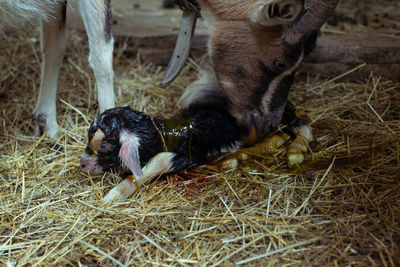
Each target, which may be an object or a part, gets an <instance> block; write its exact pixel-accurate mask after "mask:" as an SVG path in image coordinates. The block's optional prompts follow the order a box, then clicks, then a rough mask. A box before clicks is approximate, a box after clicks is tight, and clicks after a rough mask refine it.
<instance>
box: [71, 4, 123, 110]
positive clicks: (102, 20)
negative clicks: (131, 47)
mask: <svg viewBox="0 0 400 267" xmlns="http://www.w3.org/2000/svg"><path fill="white" fill-rule="evenodd" d="M110 1H111V0H91V1H87V0H80V2H79V7H80V12H81V16H82V19H83V23H84V24H85V29H86V32H87V35H88V39H89V50H90V51H89V65H90V67H91V68H92V69H93V72H94V76H95V78H96V87H97V93H98V101H99V106H100V112H103V111H104V110H106V109H109V108H113V107H114V106H115V100H114V84H113V83H114V72H113V66H112V56H113V54H112V52H113V47H114V39H113V37H112V33H111V26H112V18H111V4H110Z"/></svg>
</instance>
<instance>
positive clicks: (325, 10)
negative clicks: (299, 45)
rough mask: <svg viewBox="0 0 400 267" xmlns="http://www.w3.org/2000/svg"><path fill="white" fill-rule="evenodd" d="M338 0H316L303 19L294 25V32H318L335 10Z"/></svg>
mask: <svg viewBox="0 0 400 267" xmlns="http://www.w3.org/2000/svg"><path fill="white" fill-rule="evenodd" d="M338 2H339V1H338V0H314V1H313V2H312V3H311V5H310V8H309V9H308V10H307V12H306V13H305V14H304V15H303V17H302V18H301V19H300V20H299V21H298V22H297V23H295V25H294V31H295V32H298V33H301V34H309V33H311V32H313V31H318V30H319V29H320V28H321V27H322V25H323V24H324V23H325V22H326V21H327V20H328V18H329V17H330V16H331V15H332V13H333V11H334V10H335V8H336V6H337V4H338Z"/></svg>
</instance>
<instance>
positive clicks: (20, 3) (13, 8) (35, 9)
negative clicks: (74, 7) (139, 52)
mask: <svg viewBox="0 0 400 267" xmlns="http://www.w3.org/2000/svg"><path fill="white" fill-rule="evenodd" d="M62 2H64V1H63V0H0V17H1V19H0V28H3V27H5V26H16V25H18V26H19V25H20V24H21V22H22V21H30V22H34V23H38V22H39V20H38V19H43V20H45V21H49V20H50V19H53V16H52V15H51V11H53V10H54V9H55V8H56V7H57V5H59V4H60V3H62Z"/></svg>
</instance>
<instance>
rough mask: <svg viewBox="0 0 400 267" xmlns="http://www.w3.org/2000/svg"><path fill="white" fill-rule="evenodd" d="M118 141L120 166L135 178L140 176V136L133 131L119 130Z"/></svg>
mask: <svg viewBox="0 0 400 267" xmlns="http://www.w3.org/2000/svg"><path fill="white" fill-rule="evenodd" d="M119 142H120V144H121V149H120V151H119V157H120V159H121V162H122V166H123V167H125V168H127V169H129V170H130V171H131V172H132V173H133V175H134V176H135V178H138V177H140V176H142V175H143V173H142V169H141V167H140V156H139V146H140V138H139V137H138V136H137V135H135V134H134V133H131V132H129V131H127V130H124V131H122V132H121V136H120V138H119Z"/></svg>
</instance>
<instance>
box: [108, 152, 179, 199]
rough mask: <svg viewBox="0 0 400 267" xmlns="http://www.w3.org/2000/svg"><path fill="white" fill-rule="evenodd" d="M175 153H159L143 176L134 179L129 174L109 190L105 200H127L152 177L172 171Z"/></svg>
mask: <svg viewBox="0 0 400 267" xmlns="http://www.w3.org/2000/svg"><path fill="white" fill-rule="evenodd" d="M175 155H176V154H175V153H172V152H162V153H159V154H157V155H156V156H154V157H153V158H152V159H151V160H150V161H149V162H148V163H147V164H146V166H144V167H143V175H142V176H141V177H139V178H136V179H134V178H133V177H132V176H129V177H127V178H125V179H124V180H123V181H122V182H120V183H119V184H118V185H117V186H116V187H114V188H113V189H111V190H110V192H108V194H107V195H106V196H105V197H104V198H103V201H104V202H106V203H109V202H113V201H121V200H125V199H127V198H128V197H130V196H131V195H132V194H133V193H135V192H136V190H138V189H139V186H141V185H143V184H145V183H146V182H148V181H149V180H150V179H152V178H154V177H157V176H160V175H162V174H165V173H168V172H170V171H172V164H173V162H172V159H173V158H174V156H175Z"/></svg>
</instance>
